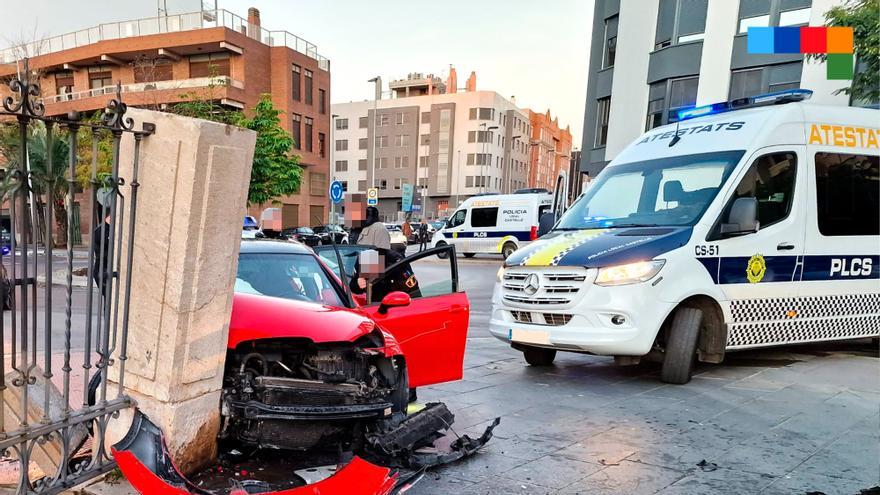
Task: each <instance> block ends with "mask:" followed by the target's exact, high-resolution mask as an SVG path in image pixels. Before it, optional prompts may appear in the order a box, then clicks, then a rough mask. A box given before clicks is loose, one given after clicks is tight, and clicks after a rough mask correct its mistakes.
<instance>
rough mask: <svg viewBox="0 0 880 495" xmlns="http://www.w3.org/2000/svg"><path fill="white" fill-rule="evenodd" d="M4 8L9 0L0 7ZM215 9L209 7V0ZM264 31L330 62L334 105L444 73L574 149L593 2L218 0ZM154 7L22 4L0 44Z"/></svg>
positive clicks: (185, 0) (143, 1) (92, 1)
mask: <svg viewBox="0 0 880 495" xmlns="http://www.w3.org/2000/svg"><path fill="white" fill-rule="evenodd" d="M6 1H11V0H6ZM162 1H164V2H165V3H166V5H167V7H168V9H169V11H171V12H185V11H193V10H198V5H199V0H162ZM211 1H213V0H211ZM217 1H218V4H219V7H220V8H224V9H226V10H229V11H232V12H234V13H236V14H238V15H241V16H246V15H247V9H248V7H252V6H253V7H257V8H258V9H260V13H261V22H262V26H263V27H265V28H267V29H270V30H286V31H289V32H291V33H293V34H295V35H297V36H300V37H301V38H304V39H306V40H308V41H309V42H311V43H314V44H315V45H317V47H318V52H319V53H320V54H321V55H323V56H325V57H327V58H329V59H330V63H331V66H330V72H331V85H332V86H331V89H330V93H331V102H333V103H343V102H348V101H359V100H365V99H370V98H372V95H373V86H372V83H367V79H370V78H371V77H374V76H377V75H380V76H382V79H383V82H385V83H386V86H385V88H384V89H385V90H386V91H387V89H388V88H387V82H388V81H390V80H392V79H401V78H405V77H406V75H407V74H408V73H410V72H421V73H424V74H428V73H433V74H434V75H437V76H440V77H442V78H444V79H445V77H446V74H447V73H448V71H449V66H450V64H451V65H454V66H455V68H456V71H457V72H458V81H459V86H464V81H465V80H466V79H467V77H468V75H469V74H470V72H471V71H472V70H473V71H476V72H477V89H483V90H494V91H497V92H498V93H499V94H501V95H502V96H505V97H507V98H510V97H511V96H515V97H516V102H517V105H518V106H520V107H523V108H531V109H532V110H534V111H536V112H544V111H546V110H547V109H548V108H549V109H550V112H551V114H552V115H553V116H554V117H555V116H558V117H559V123H560V125H561V126H563V127H564V126H565V125H570V126H571V130H572V134H573V137H574V144H575V147H579V145H580V142H581V129H582V127H583V112H584V98H585V95H586V83H587V67H588V63H589V60H588V53H589V42H590V33H589V28H590V26H591V25H592V13H593V1H592V0H549V1H546V0H545V1H535V0H445V1H443V2H423V1H417V0H409V1H403V0H217ZM157 4H158V2H157V1H156V0H29V1H28V2H27V8H26V9H6V11H5V12H4V15H3V16H2V20H0V27H2V29H0V44H2V45H9V44H10V43H11V42H14V41H16V40H20V39H29V38H30V39H32V38H34V37H35V35H36V37H45V36H47V35H55V34H63V33H66V32H71V31H75V30H78V29H82V28H85V27H91V26H94V25H97V24H100V23H102V22H112V21H118V20H127V19H135V18H139V17H148V16H154V15H156V12H157V10H156V8H157Z"/></svg>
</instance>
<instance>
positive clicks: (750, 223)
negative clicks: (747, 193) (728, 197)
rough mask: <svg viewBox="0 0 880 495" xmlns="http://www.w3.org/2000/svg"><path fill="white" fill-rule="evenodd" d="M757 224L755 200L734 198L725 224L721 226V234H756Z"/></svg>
mask: <svg viewBox="0 0 880 495" xmlns="http://www.w3.org/2000/svg"><path fill="white" fill-rule="evenodd" d="M758 228H759V223H758V200H757V199H755V198H736V201H734V202H733V206H731V207H730V213H729V214H728V215H727V222H726V223H723V224H721V233H722V234H751V233H754V232H757V231H758Z"/></svg>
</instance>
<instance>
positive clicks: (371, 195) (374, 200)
mask: <svg viewBox="0 0 880 495" xmlns="http://www.w3.org/2000/svg"><path fill="white" fill-rule="evenodd" d="M378 204H379V190H378V189H376V188H375V187H371V188H369V189H367V206H376V205H378Z"/></svg>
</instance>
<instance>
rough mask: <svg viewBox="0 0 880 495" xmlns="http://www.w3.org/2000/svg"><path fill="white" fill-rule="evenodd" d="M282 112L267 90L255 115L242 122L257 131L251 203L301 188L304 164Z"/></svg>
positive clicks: (294, 191) (260, 202)
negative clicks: (284, 123)
mask: <svg viewBox="0 0 880 495" xmlns="http://www.w3.org/2000/svg"><path fill="white" fill-rule="evenodd" d="M280 114H281V111H280V110H278V109H277V108H275V105H274V104H272V98H271V97H270V95H268V94H263V95H262V96H261V97H260V102H259V103H257V106H256V107H254V116H253V117H252V118H249V119H248V118H245V119H242V120H241V121H240V122H239V125H240V126H241V127H244V128H246V129H250V130H252V131H256V132H257V144H256V147H255V148H254V164H253V168H252V169H251V183H250V187H249V188H248V204H251V205H254V204H263V203H268V202H270V201H274V200H276V199H278V198H280V197H282V196H288V195H290V194H295V193H297V192H298V191H299V186H300V182H301V180H302V167H300V166H299V157H298V156H296V155H293V154H291V150H292V149H293V145H294V142H293V138H292V137H291V136H290V134H288V133H287V131H285V130H284V129H283V128H282V127H281V119H279V118H278V115H280Z"/></svg>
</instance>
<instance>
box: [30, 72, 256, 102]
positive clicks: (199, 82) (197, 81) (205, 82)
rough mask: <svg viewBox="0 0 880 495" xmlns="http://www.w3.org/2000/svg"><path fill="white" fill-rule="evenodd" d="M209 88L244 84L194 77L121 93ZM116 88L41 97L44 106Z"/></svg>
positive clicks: (135, 86) (127, 88)
mask: <svg viewBox="0 0 880 495" xmlns="http://www.w3.org/2000/svg"><path fill="white" fill-rule="evenodd" d="M209 86H217V87H229V88H236V89H244V83H242V82H241V81H238V80H235V79H232V78H231V77H228V76H217V77H196V78H192V79H173V80H169V81H155V82H146V83H135V84H123V85H122V92H123V93H144V92H148V91H167V90H173V89H178V90H185V89H191V88H207V87H209ZM116 89H117V87H116V86H115V85H113V86H104V87H102V88H94V89H89V90H86V91H77V92H75V93H62V94H57V95H51V96H45V97H43V103H44V104H47V105H48V104H52V103H62V102H65V101H74V100H81V99H84V98H93V97H95V96H101V95H113V94H116Z"/></svg>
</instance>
